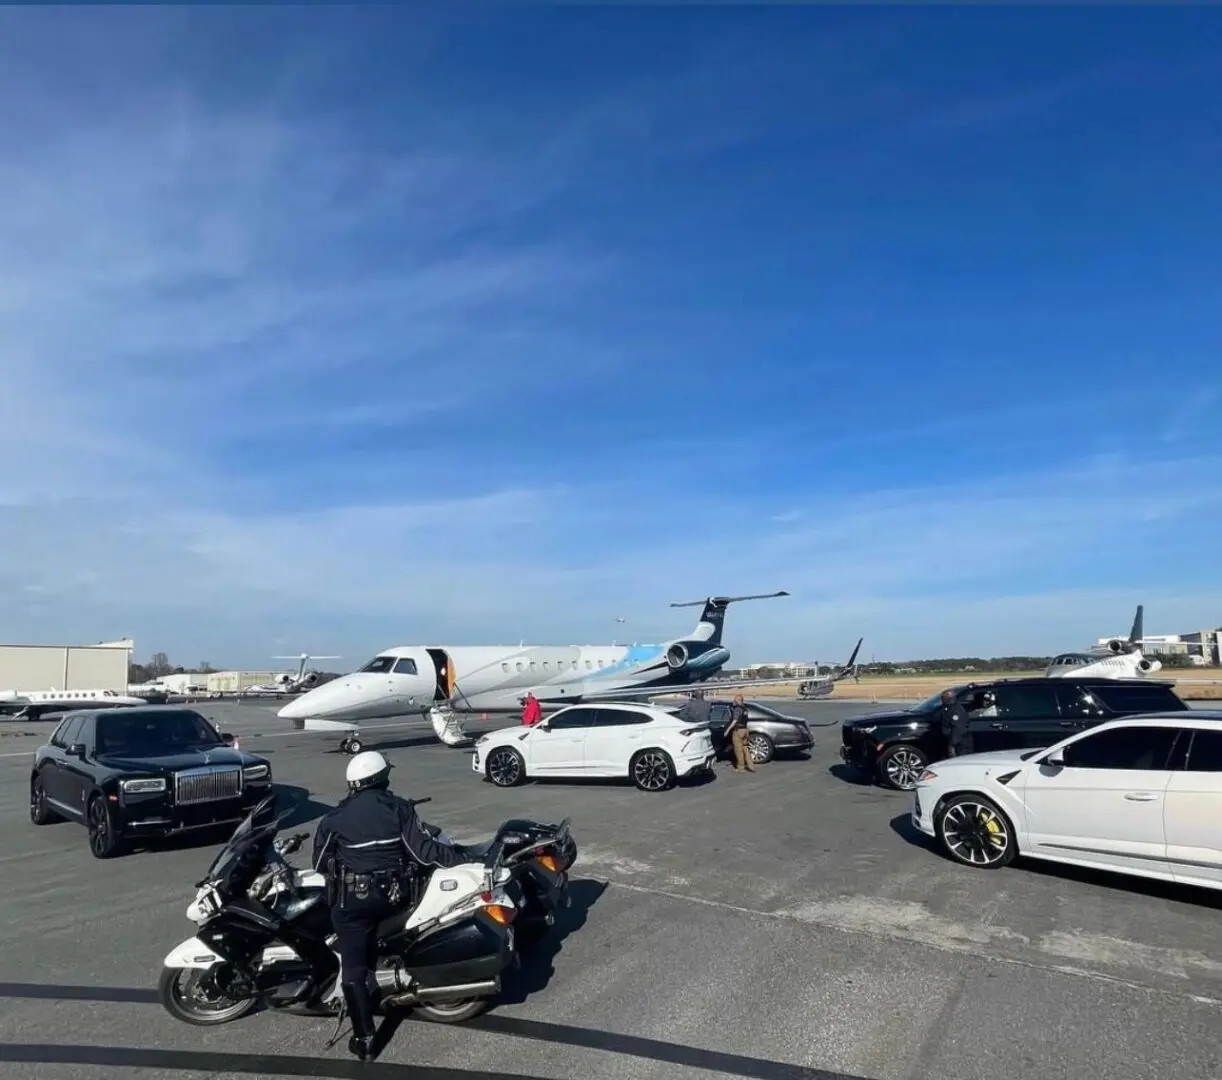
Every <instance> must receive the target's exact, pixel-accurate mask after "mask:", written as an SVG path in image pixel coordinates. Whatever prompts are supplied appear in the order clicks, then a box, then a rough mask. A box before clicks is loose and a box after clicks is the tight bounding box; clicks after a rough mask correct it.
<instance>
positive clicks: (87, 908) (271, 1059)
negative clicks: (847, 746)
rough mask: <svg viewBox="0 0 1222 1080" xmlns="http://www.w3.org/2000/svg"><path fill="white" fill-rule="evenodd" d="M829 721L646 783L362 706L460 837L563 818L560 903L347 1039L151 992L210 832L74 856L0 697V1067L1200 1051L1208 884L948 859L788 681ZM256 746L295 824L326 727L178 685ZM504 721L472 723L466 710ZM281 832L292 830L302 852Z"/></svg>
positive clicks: (617, 1064) (866, 1066) (950, 1079)
mask: <svg viewBox="0 0 1222 1080" xmlns="http://www.w3.org/2000/svg"><path fill="white" fill-rule="evenodd" d="M778 705H779V707H781V708H782V709H783V710H784V711H787V712H793V713H798V714H801V715H804V716H807V717H808V718H809V719H810V720H811V721H812V723H825V724H827V725H828V726H826V727H822V728H819V729H817V730H816V732H815V734H816V737H817V739H818V745H817V746H816V747H815V750H814V753H813V755H812V756H811V758H810V759H809V760H797V761H786V760H778V761H776V762H773V763H771V764H769V765H766V766H762V767H761V768H760V770H759V772H758V773H757V774H755V775H754V776H750V775H748V776H737V775H734V774H732V773H731V772H730V771H729V769H728V768H725V767H721V768H719V769H718V770H717V776H716V778H715V779H713V780H711V781H709V782H707V783H704V784H702V785H700V786H695V787H680V788H678V789H676V790H674V791H671V792H667V793H665V794H662V795H647V794H644V793H642V792H638V791H636V790H635V789H633V788H631V787H627V786H622V785H617V784H614V783H608V782H593V783H586V784H578V783H567V782H558V781H556V782H550V783H546V784H530V785H527V786H524V787H521V788H516V789H512V790H509V791H502V790H499V789H496V788H493V787H492V786H491V785H489V784H487V783H483V782H481V781H480V780H479V778H478V777H476V776H475V775H474V774H473V773H472V771H471V767H470V757H469V755H468V754H467V753H466V752H464V751H461V750H454V749H450V748H447V747H444V746H442V745H440V744H439V743H437V742H436V740H435V739H434V738H433V736H432V732H431V729H430V728H429V727H428V726H427V725H426V724H424V723H423V722H419V721H415V722H411V721H408V722H400V723H397V724H395V723H391V724H385V725H367V726H366V727H365V729H364V734H365V735H366V737H367V739H368V742H369V745H371V746H372V747H375V748H378V749H382V750H384V751H385V752H386V753H387V754H388V756H389V757H390V758H391V759H392V761H393V762H394V763H395V766H396V771H395V774H394V778H395V786H396V789H397V790H398V791H399V792H401V793H403V794H408V795H412V796H423V795H430V796H432V799H433V801H432V802H431V803H430V804H429V805H427V806H426V807H423V808H422V810H423V811H424V812H425V816H426V818H427V819H428V820H430V821H432V822H434V823H435V824H438V825H441V826H443V827H444V828H446V829H447V831H450V832H452V833H453V834H454V835H455V836H456V837H458V838H459V839H471V838H476V837H483V836H487V835H489V834H490V833H491V832H492V831H493V830H494V829H495V828H496V826H497V825H498V824H499V823H500V822H501V821H502V820H503V819H504V818H506V817H509V816H512V815H519V814H525V815H528V816H533V817H539V818H542V819H549V820H558V819H559V818H560V817H563V816H566V815H567V816H570V817H571V818H572V819H573V829H574V835H575V837H576V838H577V841H578V843H579V845H580V851H581V854H580V858H579V861H578V864H577V866H576V867H575V868H574V871H573V881H574V884H573V894H574V905H573V908H572V910H571V912H570V916H571V917H570V920H569V925H568V926H567V927H565V930H566V931H567V933H566V935H565V936H564V937H563V939H562V940H561V941H560V943H559V946H558V948H556V949H555V950H554V954H553V955H550V956H548V955H546V954H545V956H546V959H542V962H539V963H536V962H528V963H527V964H526V965H525V966H524V968H523V970H522V971H521V972H520V973H518V975H517V977H516V978H514V979H513V980H511V981H510V980H507V985H506V991H507V992H506V994H505V998H504V1001H503V1003H502V1004H500V1005H499V1006H498V1007H497V1008H495V1009H494V1010H493V1011H492V1012H490V1013H489V1014H488V1015H486V1016H485V1017H482V1018H480V1019H479V1020H477V1021H474V1022H473V1023H471V1024H468V1025H463V1026H457V1027H444V1026H440V1025H430V1024H425V1023H406V1024H403V1025H402V1026H401V1027H400V1028H399V1029H398V1030H397V1031H396V1033H395V1034H394V1036H393V1038H392V1039H391V1041H390V1044H389V1046H388V1047H387V1049H386V1051H385V1052H384V1053H383V1056H382V1058H381V1059H380V1060H379V1062H378V1063H377V1064H374V1065H361V1064H360V1063H358V1062H356V1061H354V1060H352V1059H350V1058H349V1056H348V1055H347V1053H346V1051H345V1050H344V1048H343V1042H341V1044H340V1045H339V1046H336V1047H334V1048H332V1049H330V1050H327V1049H324V1044H325V1042H326V1041H327V1039H328V1038H329V1037H330V1035H331V1032H332V1029H333V1027H334V1024H333V1023H330V1022H327V1021H323V1020H311V1019H305V1018H300V1017H292V1016H274V1015H257V1016H253V1017H250V1018H247V1019H245V1020H241V1021H238V1022H236V1023H234V1024H232V1025H228V1026H225V1027H221V1028H216V1029H204V1028H193V1027H189V1026H186V1025H183V1024H180V1023H178V1022H176V1021H174V1020H173V1019H171V1018H170V1017H169V1016H168V1015H167V1014H166V1013H165V1012H164V1011H163V1010H162V1009H161V1007H160V1005H158V1004H157V1002H156V997H155V984H156V980H157V977H158V974H159V972H160V965H161V960H162V957H163V956H164V955H165V954H166V953H167V952H168V951H169V950H170V949H171V948H172V947H173V946H174V945H175V944H177V943H178V942H179V941H180V940H182V939H183V938H184V937H186V936H188V935H189V934H190V932H191V930H192V926H191V924H190V923H188V922H187V920H186V918H185V916H184V915H183V912H184V910H185V908H186V905H187V903H188V902H189V901H190V899H191V898H192V896H193V894H194V889H193V882H195V881H196V880H197V879H198V878H199V876H200V874H201V873H202V872H203V871H204V869H205V868H206V866H207V864H208V862H209V861H210V860H211V858H212V856H213V854H214V853H215V851H216V850H217V845H216V844H215V843H211V844H205V845H201V846H196V847H191V846H188V845H186V844H183V843H176V844H173V845H171V846H169V847H168V848H163V849H160V850H153V851H147V852H138V853H136V854H134V855H130V856H127V857H124V858H120V859H117V860H115V861H113V862H107V863H99V862H97V861H96V860H94V859H93V858H91V857H90V855H89V853H88V851H87V849H86V845H85V834H84V830H83V828H81V827H80V826H78V825H74V824H61V825H54V826H48V827H45V828H35V827H34V826H33V825H31V824H30V823H29V819H28V816H27V812H26V801H27V790H28V789H27V779H28V766H29V760H30V758H29V754H30V752H31V750H32V749H33V747H34V746H36V745H37V744H38V743H39V741H41V739H42V738H44V737H45V734H46V733H47V732H48V731H49V729H50V725H48V724H30V725H21V724H8V725H3V726H0V874H2V876H3V881H4V886H3V888H2V889H0V997H3V998H4V999H5V1000H4V1001H3V1003H2V1004H0V1072H2V1073H3V1075H4V1076H5V1077H6V1080H19V1078H20V1080H26V1078H30V1080H33V1078H42V1080H61V1078H68V1077H73V1078H94V1077H98V1078H100V1077H109V1076H114V1075H117V1074H116V1071H115V1070H122V1072H123V1074H125V1075H133V1076H183V1077H192V1076H200V1077H202V1076H205V1075H208V1076H213V1077H249V1076H261V1077H279V1076H316V1077H349V1076H352V1077H356V1076H361V1077H368V1078H370V1080H378V1078H387V1080H390V1078H394V1080H443V1078H444V1080H477V1078H478V1080H492V1078H495V1077H506V1078H508V1080H523V1078H535V1080H562V1078H563V1080H567V1078H571V1077H575V1076H593V1077H599V1078H601V1077H608V1078H611V1077H613V1078H615V1080H645V1078H650V1080H689V1078H691V1080H694V1078H697V1077H709V1078H711V1077H717V1076H723V1077H724V1076H742V1077H755V1078H760V1080H798V1078H803V1080H851V1078H870V1080H979V1078H980V1077H983V1076H990V1075H1003V1074H1004V1075H1005V1076H1007V1078H1008V1080H1036V1078H1039V1080H1053V1078H1061V1077H1064V1078H1070V1077H1074V1078H1077V1077H1080V1076H1083V1075H1088V1074H1093V1075H1106V1076H1108V1077H1109V1080H1138V1078H1146V1077H1151V1078H1153V1077H1156V1076H1157V1077H1160V1078H1161V1077H1165V1076H1175V1077H1176V1078H1177V1080H1207V1078H1208V1080H1216V1078H1218V1077H1219V1076H1222V944H1219V939H1218V935H1217V925H1218V918H1219V909H1220V908H1222V895H1219V894H1213V893H1207V892H1201V891H1192V890H1185V889H1177V888H1173V887H1170V886H1163V885H1160V884H1157V883H1142V882H1138V881H1136V880H1135V879H1128V878H1123V877H1114V876H1109V875H1103V874H1094V873H1086V872H1079V871H1073V870H1069V869H1064V870H1058V869H1041V868H1039V867H1038V866H1035V865H1032V864H1025V865H1024V864H1020V865H1018V866H1016V867H1012V868H1009V869H1006V870H1002V871H997V872H980V871H973V870H969V869H967V868H960V867H958V866H955V865H952V864H951V863H949V862H947V861H946V860H945V859H943V858H942V857H941V856H939V855H938V854H936V853H935V852H932V851H930V850H928V849H926V847H925V846H924V845H923V844H922V843H921V842H920V840H919V839H918V838H916V837H914V836H913V835H912V834H911V831H910V830H909V828H908V827H907V824H906V817H907V813H908V808H909V803H910V797H909V796H906V795H903V794H901V793H898V792H888V791H885V790H882V789H879V788H875V787H869V786H863V785H858V784H854V783H850V782H848V781H847V780H846V779H844V778H843V777H842V776H841V775H840V769H839V768H838V762H839V757H838V754H837V747H838V745H839V731H838V724H839V722H840V720H841V719H842V718H843V717H844V716H847V715H851V714H857V713H862V712H868V711H871V710H872V709H873V708H877V706H871V705H868V704H865V703H856V702H854V703H837V702H810V703H804V702H792V701H791V702H786V703H783V704H782V703H778ZM197 707H198V708H199V709H200V711H201V712H203V713H204V714H205V715H208V716H210V717H212V718H213V719H214V720H216V721H217V722H218V723H220V725H221V726H222V727H223V728H224V729H225V730H228V731H233V732H234V733H235V734H237V735H238V736H239V738H240V740H241V742H242V746H243V748H245V749H250V750H252V751H253V752H255V753H265V754H267V756H268V758H269V760H270V761H271V762H272V764H273V768H274V770H275V775H276V779H277V781H278V784H279V785H280V786H281V791H282V792H283V794H284V795H285V796H287V797H289V798H297V799H299V800H300V801H301V802H300V811H299V813H298V814H297V815H296V819H297V820H296V822H295V825H294V827H295V828H305V827H309V826H311V825H312V823H313V821H315V820H316V819H317V817H318V816H319V815H320V814H321V813H323V812H324V811H325V809H326V808H327V807H328V806H330V805H333V804H334V803H335V802H336V801H337V800H338V799H339V798H340V797H341V795H342V793H343V771H344V766H345V764H346V761H347V758H346V757H345V756H344V755H342V754H340V753H338V752H337V750H336V742H337V740H336V739H335V738H334V737H333V736H327V735H321V734H305V733H302V732H294V731H288V730H286V729H285V726H284V722H283V721H280V720H278V719H277V718H276V716H275V705H274V704H270V705H269V704H250V705H228V704H226V705H218V704H213V703H204V704H201V705H199V706H197ZM503 723H505V721H504V720H501V721H499V722H497V723H474V724H470V725H469V728H470V730H472V731H476V732H478V731H480V730H485V729H488V728H490V727H494V726H500V725H501V724H503ZM300 858H301V857H300V856H299V857H298V859H299V860H300Z"/></svg>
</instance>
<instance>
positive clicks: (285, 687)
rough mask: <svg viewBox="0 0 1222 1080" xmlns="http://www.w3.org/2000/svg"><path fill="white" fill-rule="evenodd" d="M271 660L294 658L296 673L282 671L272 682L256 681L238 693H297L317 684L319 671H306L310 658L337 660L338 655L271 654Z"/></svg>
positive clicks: (259, 694)
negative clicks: (296, 662)
mask: <svg viewBox="0 0 1222 1080" xmlns="http://www.w3.org/2000/svg"><path fill="white" fill-rule="evenodd" d="M272 659H273V660H296V661H298V664H297V674H296V675H294V674H292V673H291V672H288V671H286V672H284V673H283V674H282V675H277V676H276V678H275V681H274V682H271V683H266V684H264V683H256V684H255V685H254V686H247V687H244V688H243V689H242V690H240V691H238V693H239V694H241V695H243V696H247V697H282V696H284V695H285V694H298V693H301V692H302V691H303V690H309V689H311V688H312V687H315V686H317V685H318V679H319V673H318V672H317V671H306V664H307V663H309V661H311V660H339V659H341V657H338V656H311V655H310V654H309V653H299V654H298V655H297V656H273V657H272Z"/></svg>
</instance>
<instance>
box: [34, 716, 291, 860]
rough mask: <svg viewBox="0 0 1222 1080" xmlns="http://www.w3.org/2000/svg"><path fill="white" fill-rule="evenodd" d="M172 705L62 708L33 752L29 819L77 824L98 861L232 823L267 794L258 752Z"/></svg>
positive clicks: (266, 767) (268, 778)
mask: <svg viewBox="0 0 1222 1080" xmlns="http://www.w3.org/2000/svg"><path fill="white" fill-rule="evenodd" d="M232 742H233V737H232V736H229V735H222V734H221V733H220V732H219V731H217V729H216V728H215V727H213V726H212V725H211V724H210V723H209V722H208V721H207V720H206V719H205V718H204V717H202V716H201V715H200V714H199V713H197V712H195V710H194V709H187V708H182V707H177V706H156V705H152V706H147V705H146V706H132V707H130V708H120V709H106V710H104V711H92V710H87V711H81V712H73V713H69V714H68V715H67V716H65V717H64V718H63V720H62V721H61V722H60V724H59V726H58V727H57V728H56V729H55V731H54V733H53V734H52V735H51V739H50V741H49V742H48V743H47V744H46V745H45V746H40V747H39V748H38V749H37V750H36V751H35V754H34V767H33V770H32V772H31V774H30V820H31V821H32V822H33V823H34V824H35V825H49V824H51V823H52V822H54V821H58V820H63V819H67V820H71V821H78V822H81V823H82V824H84V825H85V826H86V828H87V829H88V832H89V850H90V852H92V854H93V855H94V856H95V857H96V858H99V859H106V858H110V857H111V856H114V855H117V854H119V853H120V852H121V851H122V850H123V849H124V848H125V847H127V846H128V845H129V844H130V843H131V842H132V841H139V840H141V839H144V838H146V837H163V836H170V835H173V834H176V833H181V832H184V831H187V830H193V829H208V828H212V827H216V826H222V825H236V824H237V823H238V822H240V821H241V820H242V819H243V818H244V817H246V815H247V814H248V813H250V811H251V809H252V808H254V807H255V806H256V805H258V803H259V802H260V801H261V800H262V799H264V798H266V797H267V795H268V794H269V793H270V792H271V790H272V769H271V765H270V764H269V763H268V761H267V759H266V758H261V757H256V756H255V755H254V754H248V753H245V752H244V751H241V750H238V749H236V748H234V747H233V746H232V745H231V744H232Z"/></svg>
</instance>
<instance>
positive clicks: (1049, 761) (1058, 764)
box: [1043, 750, 1065, 769]
mask: <svg viewBox="0 0 1222 1080" xmlns="http://www.w3.org/2000/svg"><path fill="white" fill-rule="evenodd" d="M1043 764H1044V765H1048V766H1051V767H1052V768H1054V769H1063V768H1065V754H1064V752H1063V751H1061V750H1056V751H1054V752H1053V753H1051V754H1049V755H1048V756H1047V757H1046V758H1044V760H1043Z"/></svg>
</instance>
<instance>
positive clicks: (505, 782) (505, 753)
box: [488, 750, 522, 787]
mask: <svg viewBox="0 0 1222 1080" xmlns="http://www.w3.org/2000/svg"><path fill="white" fill-rule="evenodd" d="M488 775H489V776H491V777H492V782H493V783H494V784H499V785H500V786H501V787H508V786H509V785H510V784H515V783H517V780H518V777H519V776H521V775H522V766H521V765H519V764H518V756H517V755H516V754H515V753H514V752H513V751H512V750H497V751H496V752H495V753H494V754H493V755H492V757H490V758H489V759H488Z"/></svg>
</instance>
